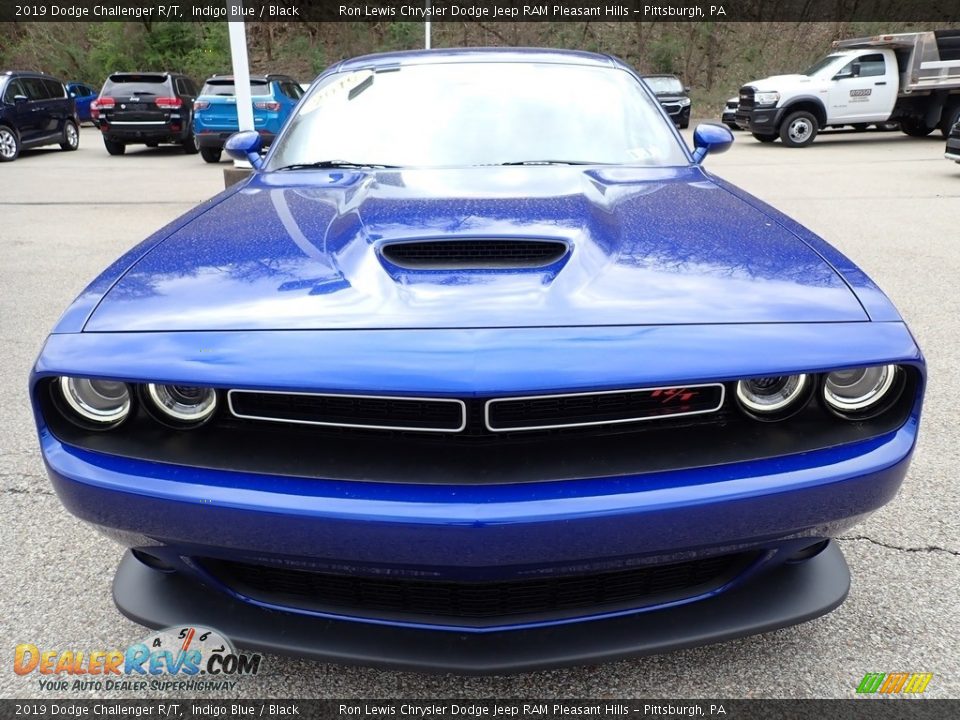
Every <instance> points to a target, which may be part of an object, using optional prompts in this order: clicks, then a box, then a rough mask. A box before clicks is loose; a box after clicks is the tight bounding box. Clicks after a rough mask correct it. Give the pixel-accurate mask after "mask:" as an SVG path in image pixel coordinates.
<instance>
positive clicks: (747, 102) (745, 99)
mask: <svg viewBox="0 0 960 720" xmlns="http://www.w3.org/2000/svg"><path fill="white" fill-rule="evenodd" d="M755 92H756V91H755V90H754V89H753V88H752V87H751V86H749V85H745V86H744V87H742V88H740V108H742V109H744V110H749V109H752V108H753V106H754V104H755V101H754V93H755Z"/></svg>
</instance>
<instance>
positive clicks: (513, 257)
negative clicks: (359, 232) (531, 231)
mask: <svg viewBox="0 0 960 720" xmlns="http://www.w3.org/2000/svg"><path fill="white" fill-rule="evenodd" d="M569 252H570V246H569V245H568V244H567V243H565V242H561V241H559V240H529V239H526V238H524V239H509V238H497V239H484V238H466V239H464V238H458V239H456V240H452V239H436V240H416V241H402V242H392V243H387V244H385V245H382V246H381V247H380V256H381V258H382V259H383V260H384V262H385V263H388V264H390V265H392V266H394V267H395V268H400V269H403V270H420V271H424V270H426V271H429V270H440V271H446V270H528V269H539V268H545V267H548V266H550V265H554V264H556V263H558V262H560V261H561V260H564V259H565V258H566V256H567V254H568V253H569Z"/></svg>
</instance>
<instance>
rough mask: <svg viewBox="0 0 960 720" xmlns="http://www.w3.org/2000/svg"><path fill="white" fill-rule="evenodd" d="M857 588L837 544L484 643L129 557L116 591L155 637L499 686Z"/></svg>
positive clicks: (816, 605)
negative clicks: (312, 610)
mask: <svg viewBox="0 0 960 720" xmlns="http://www.w3.org/2000/svg"><path fill="white" fill-rule="evenodd" d="M849 589H850V572H849V570H848V569H847V563H846V561H845V560H844V558H843V553H841V552H840V549H839V548H838V547H837V545H836V543H834V542H830V544H829V545H828V546H827V547H826V549H824V550H823V551H822V552H821V553H819V554H818V555H816V556H815V557H813V558H811V559H810V560H806V561H804V562H800V563H784V564H782V565H780V566H779V567H777V568H776V569H774V570H772V571H770V572H766V573H762V574H759V575H757V576H756V577H755V578H754V579H753V580H751V581H750V582H748V583H745V584H743V585H741V586H739V587H737V588H736V589H734V590H731V591H728V592H724V593H721V594H719V595H717V596H714V597H711V598H707V599H704V600H700V601H697V602H692V603H689V604H686V605H680V606H676V607H672V608H667V609H662V610H656V611H649V612H638V613H636V614H633V615H627V616H621V617H614V618H607V619H600V620H585V621H582V622H572V623H567V624H562V625H551V626H547V627H540V628H532V629H523V630H503V631H497V632H487V633H468V632H463V633H459V632H451V631H442V630H422V629H415V628H407V627H396V626H391V625H377V624H371V623H366V622H355V621H348V620H330V619H326V618H318V617H312V616H308V615H303V614H299V613H287V612H279V611H274V610H267V609H264V608H261V607H258V606H256V605H252V604H249V603H245V602H242V601H239V600H236V599H234V598H231V597H229V596H227V595H225V594H224V593H222V592H219V591H217V590H214V589H211V588H208V587H205V586H204V585H201V584H200V583H198V582H196V581H194V580H192V579H189V578H187V577H186V576H183V575H182V574H177V573H164V572H161V571H158V570H154V569H152V568H150V567H147V566H146V565H144V564H143V563H141V562H140V561H138V560H137V559H136V558H135V557H134V556H133V555H132V554H131V553H130V552H129V551H128V552H127V553H126V554H125V555H124V557H123V560H122V562H121V563H120V567H119V568H118V569H117V574H116V577H115V578H114V581H113V598H114V602H115V603H116V604H117V608H118V609H119V610H120V612H122V613H123V614H124V615H126V616H127V617H128V618H130V619H131V620H133V621H135V622H138V623H140V624H141V625H146V626H148V627H151V628H163V627H171V626H174V625H181V624H184V625H189V624H193V625H203V626H207V627H213V628H216V629H217V630H219V631H220V632H222V633H223V634H224V635H226V636H227V637H228V638H230V640H232V641H233V642H234V644H235V645H237V647H239V648H243V649H246V650H257V651H263V652H269V653H278V654H282V655H293V656H297V657H307V658H312V659H315V660H321V661H324V662H333V663H344V664H350V665H369V666H377V667H389V668H397V669H403V670H418V671H425V672H443V673H458V674H465V675H495V674H509V673H517V672H528V671H533V670H542V669H545V668H552V667H561V666H567V665H584V664H592V663H597V662H603V661H609V660H616V659H620V658H627V657H635V656H639V655H654V654H658V653H663V652H667V651H670V650H677V649H681V648H688V647H695V646H698V645H707V644H710V643H717V642H724V641H726V640H732V639H734V638H738V637H744V636H747V635H754V634H756V633H762V632H768V631H770V630H775V629H777V628H782V627H786V626H789V625H795V624H797V623H801V622H805V621H807V620H812V619H813V618H816V617H819V616H820V615H824V614H826V613H828V612H830V611H831V610H833V609H835V608H836V607H838V606H839V605H840V604H841V603H842V602H843V601H844V599H845V598H846V596H847V592H848V591H849Z"/></svg>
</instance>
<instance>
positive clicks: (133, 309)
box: [30, 50, 925, 673]
mask: <svg viewBox="0 0 960 720" xmlns="http://www.w3.org/2000/svg"><path fill="white" fill-rule="evenodd" d="M694 138H695V139H694V145H695V148H694V150H693V151H692V152H691V151H689V150H688V149H687V148H686V146H685V144H684V142H683V140H682V138H681V137H680V135H679V134H678V133H677V131H676V130H675V129H674V127H673V124H672V123H671V122H670V120H669V118H668V117H667V116H666V115H665V114H664V112H663V110H662V109H661V108H660V106H659V104H658V102H657V100H656V97H655V96H654V95H653V94H652V93H651V92H650V91H649V90H648V89H647V88H646V87H645V86H644V85H643V83H642V82H641V81H640V79H639V77H638V76H637V75H636V74H635V73H634V71H633V70H631V69H630V68H629V67H627V66H625V65H624V64H622V63H621V62H619V61H618V60H616V59H613V58H610V57H606V56H600V55H594V54H588V53H579V52H558V51H543V50H461V51H448V50H444V51H426V52H410V53H395V54H385V55H376V56H368V57H362V58H358V59H354V60H350V61H346V62H342V63H340V64H338V65H336V66H334V67H332V68H331V69H329V70H328V71H327V72H325V73H324V74H323V75H322V76H321V77H320V78H318V80H317V81H316V82H315V83H314V85H313V86H312V88H311V89H310V91H309V92H308V93H307V95H306V96H305V97H304V98H303V99H302V100H301V102H300V104H299V106H298V108H297V111H296V113H295V114H294V115H293V116H292V118H291V120H290V122H289V123H288V125H287V126H286V127H285V129H284V130H283V132H282V134H281V135H280V136H279V137H278V139H277V140H276V141H275V143H274V144H273V146H272V148H271V149H270V152H269V153H268V154H267V155H266V157H263V158H262V157H261V154H260V152H259V150H260V148H259V139H258V138H257V136H256V134H254V133H239V134H237V135H234V136H233V137H232V138H231V139H230V140H229V142H228V144H227V150H228V152H230V153H231V154H232V155H233V156H235V157H247V158H249V159H250V160H251V163H252V164H253V166H254V171H253V172H252V174H251V175H250V177H249V178H247V179H245V180H243V181H242V182H240V183H238V184H237V185H234V186H233V187H231V188H230V189H228V190H227V191H225V192H223V193H221V194H220V195H218V196H216V197H214V198H212V199H210V200H208V201H207V202H205V203H203V204H202V205H200V206H199V207H197V208H195V209H194V210H192V211H191V212H189V213H187V214H186V215H184V216H183V217H181V218H179V219H177V220H175V221H174V222H173V223H171V224H170V225H168V226H167V227H165V228H163V229H162V230H160V231H159V232H157V233H156V234H154V235H153V236H151V237H150V238H148V239H147V240H145V241H144V242H143V243H141V244H140V245H138V246H137V247H135V248H134V249H133V250H131V251H129V252H128V253H127V254H126V255H124V256H123V257H121V258H120V259H119V260H117V261H116V262H115V263H114V264H113V265H111V266H110V267H109V268H107V270H106V271H104V273H103V274H102V275H100V276H99V277H98V278H97V279H95V280H94V281H93V282H92V283H91V284H90V285H89V287H87V289H86V290H84V292H83V293H82V294H81V295H80V296H79V298H77V300H76V301H75V302H74V303H73V304H72V305H71V306H70V307H69V308H68V309H67V311H66V313H65V314H64V315H63V317H62V318H61V319H60V321H59V322H58V324H57V326H56V327H55V329H54V330H53V332H52V334H51V335H50V337H49V338H48V339H47V341H46V344H45V345H44V347H43V350H42V352H41V353H40V357H39V358H38V360H37V363H36V366H35V368H34V371H33V374H32V376H31V378H30V394H31V399H32V402H33V406H34V410H35V414H36V420H37V427H38V432H39V439H40V445H41V448H42V451H43V458H44V461H45V463H46V466H47V470H48V472H49V475H50V478H51V480H52V482H53V485H54V487H55V488H56V492H57V494H58V495H59V497H60V499H61V500H62V502H63V503H64V505H65V506H66V508H67V509H68V510H69V511H70V512H72V513H73V514H75V515H76V516H78V517H80V518H82V519H83V520H85V521H87V522H88V523H90V524H91V525H93V526H94V527H96V528H97V529H98V530H100V531H101V532H103V533H105V534H106V535H108V536H109V537H112V538H115V539H116V540H117V541H119V542H120V543H121V544H123V545H124V546H126V547H127V548H128V551H127V552H126V554H125V555H124V557H123V560H122V562H121V563H120V567H119V569H118V571H117V574H116V577H115V579H114V585H113V591H114V598H115V601H116V604H117V606H118V607H119V609H120V611H121V612H123V613H124V614H125V615H126V616H128V617H130V618H132V619H134V620H136V621H137V622H139V623H142V624H144V625H148V626H151V627H163V626H169V625H172V624H175V623H182V622H191V623H196V624H201V625H204V624H205V625H207V626H213V627H215V628H217V629H218V630H220V631H221V632H222V633H223V634H225V635H226V636H227V637H229V638H231V639H232V640H234V641H235V642H236V644H237V645H239V646H241V647H246V648H250V649H259V650H265V651H272V652H278V653H286V654H293V655H301V656H307V657H312V658H317V659H322V660H327V661H334V662H343V663H359V664H370V665H381V666H388V667H403V668H412V669H421V670H431V669H432V670H443V671H451V672H458V673H503V672H513V671H523V670H529V669H533V668H542V667H550V666H560V665H568V664H577V663H588V662H595V661H599V660H605V659H611V658H617V657H626V656H632V655H642V654H648V653H657V652H663V651H666V650H670V649H675V648H682V647H690V646H694V645H700V644H705V643H712V642H718V641H723V640H727V639H730V638H735V637H740V636H744V635H748V634H752V633H759V632H764V631H769V630H772V629H775V628H779V627H783V626H787V625H791V624H795V623H799V622H803V621H806V620H810V619H811V618H815V617H817V616H819V615H823V614H824V613H827V612H830V611H831V610H833V609H834V608H836V607H837V606H838V605H840V604H841V603H842V602H843V600H844V598H845V597H846V594H847V591H848V589H849V583H850V576H849V572H848V569H847V566H846V563H845V561H844V558H843V556H842V554H841V552H840V550H839V549H838V547H837V545H836V544H835V543H834V542H833V541H832V540H831V538H833V537H836V536H837V535H838V534H840V533H842V532H843V531H845V530H846V529H848V528H850V527H851V526H852V525H854V524H855V523H857V522H859V521H860V520H862V519H863V518H864V517H865V516H867V515H868V514H870V513H871V512H873V511H874V510H876V509H877V508H879V507H880V506H882V505H883V504H884V503H886V502H888V501H889V500H890V499H891V498H893V496H894V495H895V494H896V492H897V489H898V487H899V485H900V483H901V481H902V480H903V477H904V475H905V473H906V471H907V467H908V465H909V462H910V457H911V453H912V451H913V448H914V444H915V441H916V437H917V429H918V425H919V421H920V408H921V400H922V394H923V387H924V381H925V372H924V361H923V357H922V355H921V353H920V350H919V349H918V347H917V345H916V343H915V341H914V339H913V337H912V336H911V334H910V331H909V330H908V329H907V326H906V325H905V324H904V322H903V320H902V319H901V317H900V315H899V314H898V313H897V311H896V309H895V308H894V307H893V305H892V304H891V303H890V301H889V300H888V299H887V298H886V297H885V296H884V294H883V293H882V292H881V291H880V290H879V289H878V288H877V286H876V285H875V284H874V283H873V282H871V280H870V279H869V278H868V277H867V276H866V275H865V274H864V273H863V272H862V271H861V270H860V269H859V268H857V266H856V265H854V264H853V263H852V262H851V261H850V260H848V259H847V258H846V257H844V256H843V255H842V254H840V253H839V252H838V251H837V250H835V249H834V248H833V247H831V246H830V245H829V244H827V243H826V242H825V241H824V240H822V239H821V238H819V237H817V236H816V235H814V234H813V233H812V232H810V231H809V230H807V229H805V228H804V227H802V226H801V225H799V224H798V223H796V222H794V221H793V220H791V219H790V218H787V217H785V216H784V215H782V214H780V213H779V212H777V211H776V210H774V209H773V208H771V207H770V206H768V205H765V204H764V203H762V202H761V201H759V200H757V199H756V198H754V197H752V196H750V195H749V194H747V193H745V192H743V191H742V190H740V189H738V188H736V187H734V186H733V185H731V184H729V183H727V182H725V181H723V180H721V179H719V178H717V177H715V176H713V175H711V174H709V173H708V172H706V171H705V170H704V169H703V167H702V166H701V163H702V161H703V158H704V156H706V155H707V153H709V152H711V151H712V152H720V151H722V150H726V149H727V148H728V147H729V145H730V143H731V141H732V136H731V134H730V132H729V131H728V130H727V129H726V128H724V127H722V126H716V125H702V126H700V127H699V128H697V130H696V132H695V135H694Z"/></svg>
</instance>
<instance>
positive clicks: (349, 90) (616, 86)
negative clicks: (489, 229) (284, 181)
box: [269, 63, 689, 169]
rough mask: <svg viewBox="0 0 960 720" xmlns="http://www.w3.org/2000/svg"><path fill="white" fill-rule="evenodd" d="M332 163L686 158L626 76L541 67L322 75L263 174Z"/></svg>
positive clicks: (468, 66)
mask: <svg viewBox="0 0 960 720" xmlns="http://www.w3.org/2000/svg"><path fill="white" fill-rule="evenodd" d="M333 159H336V160H345V161H350V162H354V163H359V164H377V165H391V166H398V167H418V166H419V167H463V166H470V165H498V164H503V163H522V162H536V161H552V162H575V163H630V164H637V165H661V166H662V165H685V164H687V163H688V162H689V160H688V159H687V156H686V154H685V153H684V152H683V149H682V146H681V145H680V143H679V142H678V141H677V140H676V138H675V137H674V135H673V132H672V130H671V128H670V126H669V124H668V123H667V122H666V121H665V120H664V119H663V118H662V117H661V115H660V110H659V106H658V105H657V104H656V103H655V101H654V100H652V99H651V98H650V97H649V96H648V95H647V94H646V93H645V92H644V90H643V88H642V87H641V85H640V84H639V83H638V82H637V81H636V79H635V78H634V77H633V76H631V75H630V74H629V73H627V72H625V71H623V70H617V69H611V68H600V67H587V66H577V65H562V64H546V63H545V64H537V63H443V64H436V65H412V66H407V67H403V68H399V69H398V68H389V69H384V70H381V71H379V72H374V71H372V70H356V71H348V72H343V73H337V74H334V75H330V76H329V77H327V78H326V79H325V80H324V81H323V82H322V83H321V84H320V85H318V86H317V87H315V88H314V89H313V91H312V92H311V93H310V94H309V95H308V96H307V97H306V98H304V99H303V100H302V101H301V104H300V108H299V111H298V112H297V114H296V115H295V116H294V117H292V118H291V120H290V124H289V126H288V129H287V131H286V132H285V133H284V135H283V137H282V139H281V140H280V142H279V143H276V144H275V150H274V152H273V154H272V156H271V158H270V164H269V169H277V168H280V167H286V166H290V165H301V164H310V163H316V162H323V161H329V160H333Z"/></svg>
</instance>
